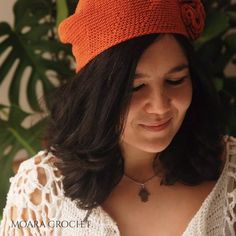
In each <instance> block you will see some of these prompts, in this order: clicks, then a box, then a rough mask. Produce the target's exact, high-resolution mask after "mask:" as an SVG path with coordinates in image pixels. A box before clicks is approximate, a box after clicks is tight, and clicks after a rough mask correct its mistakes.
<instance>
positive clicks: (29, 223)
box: [0, 151, 63, 236]
mask: <svg viewBox="0 0 236 236" xmlns="http://www.w3.org/2000/svg"><path fill="white" fill-rule="evenodd" d="M51 158H53V156H52V155H51V154H50V153H46V152H45V151H40V152H39V153H38V154H37V155H35V156H34V157H32V158H30V159H28V160H26V161H24V162H22V164H21V165H20V167H19V170H18V172H17V174H16V175H15V176H14V177H12V178H10V182H11V185H10V189H9V192H8V194H7V202H6V206H5V208H4V210H3V219H2V221H1V226H0V236H6V235H39V236H41V235H54V233H55V232H54V231H55V228H54V227H49V224H48V223H49V219H50V220H52V219H58V217H59V214H60V207H61V202H62V201H61V199H62V198H63V191H62V181H61V180H62V177H61V176H60V175H59V172H58V170H57V168H56V167H55V166H54V165H53V164H52V162H49V159H51ZM55 235H56V234H55Z"/></svg>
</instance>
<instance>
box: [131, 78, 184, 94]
mask: <svg viewBox="0 0 236 236" xmlns="http://www.w3.org/2000/svg"><path fill="white" fill-rule="evenodd" d="M187 78H188V76H184V77H182V78H180V79H179V80H166V82H167V83H168V84H170V85H172V86H177V85H179V84H182V83H183V82H184V81H185V80H186V79H187ZM143 86H145V84H141V85H139V86H137V87H133V88H132V91H133V92H136V91H138V90H140V89H141V88H142V87H143Z"/></svg>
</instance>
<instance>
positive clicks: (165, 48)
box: [136, 34, 189, 78]
mask: <svg viewBox="0 0 236 236" xmlns="http://www.w3.org/2000/svg"><path fill="white" fill-rule="evenodd" d="M188 68H189V63H188V59H187V57H186V55H185V53H184V50H183V48H182V46H181V45H180V44H179V43H178V42H177V40H176V39H175V38H174V36H172V35H168V34H167V35H164V36H162V37H161V38H157V39H156V40H155V41H154V42H153V43H152V44H151V45H149V47H148V48H147V49H146V50H145V51H144V52H143V54H142V55H141V57H140V59H139V61H138V64H137V67H136V78H141V77H147V76H148V75H147V74H149V73H155V74H156V73H159V74H160V75H170V74H173V73H178V72H180V71H183V70H187V69H188Z"/></svg>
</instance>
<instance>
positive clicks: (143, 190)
mask: <svg viewBox="0 0 236 236" xmlns="http://www.w3.org/2000/svg"><path fill="white" fill-rule="evenodd" d="M138 195H139V196H140V198H141V201H142V202H147V201H148V195H150V193H149V192H148V190H147V189H146V188H145V186H144V185H142V187H141V190H140V191H139V194H138Z"/></svg>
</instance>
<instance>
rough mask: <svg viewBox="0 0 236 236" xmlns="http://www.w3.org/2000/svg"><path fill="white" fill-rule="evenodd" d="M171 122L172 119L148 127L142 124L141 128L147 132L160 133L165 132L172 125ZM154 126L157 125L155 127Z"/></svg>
mask: <svg viewBox="0 0 236 236" xmlns="http://www.w3.org/2000/svg"><path fill="white" fill-rule="evenodd" d="M171 120H172V118H171V119H169V120H167V121H166V122H161V123H158V125H156V124H157V123H152V124H151V125H150V123H149V124H148V125H143V124H140V126H141V127H143V128H144V129H145V130H148V131H151V132H160V131H163V130H165V129H166V128H167V127H168V126H169V125H170V123H171ZM153 124H155V125H154V126H153Z"/></svg>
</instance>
